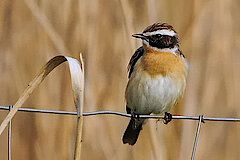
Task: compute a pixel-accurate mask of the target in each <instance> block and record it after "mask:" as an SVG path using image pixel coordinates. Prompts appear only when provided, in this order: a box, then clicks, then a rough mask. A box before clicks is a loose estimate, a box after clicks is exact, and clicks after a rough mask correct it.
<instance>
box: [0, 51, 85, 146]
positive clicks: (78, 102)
mask: <svg viewBox="0 0 240 160" xmlns="http://www.w3.org/2000/svg"><path fill="white" fill-rule="evenodd" d="M80 60H81V64H80V63H79V61H78V60H76V59H74V58H70V57H67V56H56V57H54V58H52V59H51V60H50V61H48V63H47V64H45V66H44V67H43V68H42V69H41V70H40V72H39V74H38V75H37V76H36V77H35V78H34V79H33V80H32V81H31V82H30V83H29V85H28V87H27V88H26V89H25V91H24V92H23V94H22V95H21V96H20V98H19V99H18V101H17V102H16V104H15V105H14V107H13V109H12V110H11V111H10V112H9V113H8V115H7V117H6V118H5V119H4V120H3V122H2V124H1V126H0V135H1V134H2V132H3V131H4V129H5V128H6V126H7V125H8V123H9V121H10V120H11V119H12V118H13V116H14V115H15V114H16V113H17V111H18V109H19V108H20V107H21V106H22V105H23V103H24V102H25V101H26V100H27V99H28V97H29V96H30V95H31V94H32V92H33V90H34V89H35V88H36V87H37V86H39V85H40V84H41V82H42V81H43V80H44V79H45V77H46V76H47V75H48V74H49V73H50V72H51V71H52V70H53V69H54V68H55V67H57V66H58V65H60V64H61V63H63V62H65V61H68V64H69V68H70V74H71V80H72V89H73V96H74V103H75V106H76V107H77V112H78V117H81V115H82V110H83V108H82V106H83V91H84V90H83V88H84V72H83V61H82V56H81V54H80ZM79 120H80V121H81V122H80V123H79ZM78 123H79V124H78V126H80V128H79V127H78V134H77V135H78V137H77V139H81V135H82V133H81V132H82V130H81V126H82V118H81V119H80V118H78ZM79 136H80V137H79ZM80 148H81V147H80ZM80 148H79V149H80Z"/></svg>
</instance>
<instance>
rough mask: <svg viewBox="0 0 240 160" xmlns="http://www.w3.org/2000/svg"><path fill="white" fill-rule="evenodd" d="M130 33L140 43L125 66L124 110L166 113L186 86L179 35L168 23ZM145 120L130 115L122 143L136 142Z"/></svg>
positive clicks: (186, 66)
mask: <svg viewBox="0 0 240 160" xmlns="http://www.w3.org/2000/svg"><path fill="white" fill-rule="evenodd" d="M132 36H133V37H135V38H140V39H142V44H143V46H141V47H140V48H138V49H137V50H136V51H135V53H134V54H133V56H132V58H131V60H130V62H129V66H128V70H129V75H128V77H129V81H128V84H127V87H126V92H125V99H126V110H127V113H128V114H132V115H141V114H147V115H148V114H151V113H154V114H160V115H163V114H164V113H165V114H166V113H167V112H169V110H170V109H171V108H172V107H173V106H175V105H176V104H177V102H178V101H179V99H180V98H181V97H182V96H183V93H184V91H185V88H186V78H187V74H188V64H187V61H186V59H185V57H184V55H183V53H182V52H181V50H180V49H179V47H180V42H179V36H178V34H177V32H176V31H175V30H174V29H173V27H172V26H171V25H169V24H167V23H154V24H153V25H151V26H148V27H147V28H146V29H145V30H144V31H143V32H142V33H141V34H133V35H132ZM170 116H171V114H170ZM144 120H145V119H143V118H136V117H135V116H132V118H131V120H130V122H129V124H128V127H127V129H126V131H125V133H124V135H123V138H122V141H123V143H124V144H125V143H128V144H129V145H134V144H135V143H136V141H137V139H138V136H139V133H140V131H141V130H142V125H143V123H144Z"/></svg>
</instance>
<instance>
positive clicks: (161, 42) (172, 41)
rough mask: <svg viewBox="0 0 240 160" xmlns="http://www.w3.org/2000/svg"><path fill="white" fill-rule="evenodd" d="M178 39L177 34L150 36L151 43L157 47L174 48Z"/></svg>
mask: <svg viewBox="0 0 240 160" xmlns="http://www.w3.org/2000/svg"><path fill="white" fill-rule="evenodd" d="M177 43H178V39H177V37H175V36H173V37H172V36H167V35H163V36H161V37H159V36H155V35H154V36H151V37H149V45H151V46H153V47H157V48H160V49H162V48H173V47H174V46H175V45H177Z"/></svg>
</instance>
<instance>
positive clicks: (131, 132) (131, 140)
mask: <svg viewBox="0 0 240 160" xmlns="http://www.w3.org/2000/svg"><path fill="white" fill-rule="evenodd" d="M142 123H143V122H141V123H140V124H139V123H138V124H136V122H135V119H133V118H131V120H130V122H129V124H128V126H127V129H126V131H125V132H124V135H123V138H122V141H123V143H124V144H125V143H128V144H129V145H134V144H135V143H136V142H137V139H138V136H139V133H140V131H141V130H142Z"/></svg>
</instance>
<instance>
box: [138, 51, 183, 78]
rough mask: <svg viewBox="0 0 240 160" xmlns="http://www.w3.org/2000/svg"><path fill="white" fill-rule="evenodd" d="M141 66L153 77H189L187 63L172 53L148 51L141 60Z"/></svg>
mask: <svg viewBox="0 0 240 160" xmlns="http://www.w3.org/2000/svg"><path fill="white" fill-rule="evenodd" d="M141 66H142V69H143V71H146V72H147V73H149V74H150V75H151V76H155V75H159V74H161V75H162V76H167V75H173V76H174V75H175V76H177V75H185V76H186V75H187V64H186V61H185V60H184V59H183V58H182V57H181V56H180V55H177V56H176V55H174V54H173V53H170V52H159V51H155V50H152V49H151V50H147V53H146V54H145V55H144V56H143V57H142V59H141Z"/></svg>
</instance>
